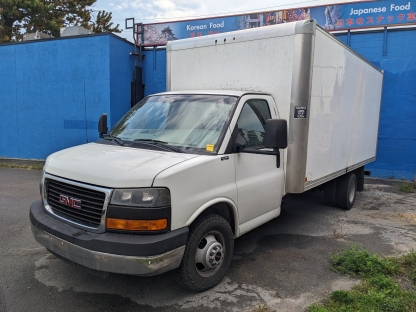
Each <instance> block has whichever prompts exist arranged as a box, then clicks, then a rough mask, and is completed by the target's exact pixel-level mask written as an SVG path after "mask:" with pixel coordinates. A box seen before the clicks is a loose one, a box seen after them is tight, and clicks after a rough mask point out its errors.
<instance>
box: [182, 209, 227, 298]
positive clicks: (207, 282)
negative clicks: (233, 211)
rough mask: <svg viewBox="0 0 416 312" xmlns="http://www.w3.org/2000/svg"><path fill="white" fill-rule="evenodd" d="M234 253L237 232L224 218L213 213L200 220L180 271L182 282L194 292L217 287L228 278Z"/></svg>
mask: <svg viewBox="0 0 416 312" xmlns="http://www.w3.org/2000/svg"><path fill="white" fill-rule="evenodd" d="M233 250H234V239H233V232H232V230H231V227H230V224H229V223H228V222H227V221H226V220H225V219H224V218H223V217H221V216H219V215H215V214H212V215H207V216H204V217H201V218H200V219H197V220H196V221H195V222H194V223H193V224H192V226H191V228H190V230H189V236H188V242H187V244H186V248H185V253H184V255H183V259H182V263H181V266H180V268H179V272H180V276H181V280H182V283H183V284H184V285H185V287H186V288H188V289H190V290H193V291H204V290H207V289H209V288H211V287H213V286H215V285H216V284H218V283H219V282H220V281H221V280H222V278H223V277H224V276H225V273H226V272H227V270H228V267H229V266H230V262H231V257H232V255H233Z"/></svg>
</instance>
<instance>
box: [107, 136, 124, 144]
mask: <svg viewBox="0 0 416 312" xmlns="http://www.w3.org/2000/svg"><path fill="white" fill-rule="evenodd" d="M104 138H105V139H107V138H110V139H111V140H112V141H114V142H116V143H117V144H118V145H121V146H124V142H123V140H122V139H120V138H118V137H116V136H112V135H111V134H107V135H106V136H105V137H104Z"/></svg>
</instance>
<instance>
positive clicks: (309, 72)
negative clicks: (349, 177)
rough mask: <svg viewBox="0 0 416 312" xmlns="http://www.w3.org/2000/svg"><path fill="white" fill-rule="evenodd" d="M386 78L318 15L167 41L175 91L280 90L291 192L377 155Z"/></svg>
mask: <svg viewBox="0 0 416 312" xmlns="http://www.w3.org/2000/svg"><path fill="white" fill-rule="evenodd" d="M382 82H383V73H382V71H381V70H380V69H378V68H377V67H375V66H374V65H372V64H371V63H370V62H368V61H367V60H365V59H364V58H363V57H361V56H360V55H358V54H357V53H356V52H354V51H353V50H351V49H350V48H349V47H348V46H346V45H345V44H343V43H342V42H341V41H339V40H338V39H336V38H335V37H334V36H332V35H330V34H328V33H327V32H326V31H325V30H323V29H322V28H321V27H319V26H318V25H316V22H315V21H314V20H308V21H300V22H294V23H286V24H279V25H274V26H267V27H260V28H255V29H247V30H241V31H235V32H229V33H224V34H217V35H211V36H206V37H199V38H192V39H186V40H180V41H171V42H169V43H168V45H167V91H179V90H244V91H255V92H263V93H267V94H270V95H272V97H273V98H274V100H275V102H276V104H277V108H278V115H279V116H280V118H282V119H286V120H287V121H288V126H289V146H288V149H287V150H285V151H283V152H282V154H283V159H284V167H285V172H286V189H285V192H286V193H300V192H303V191H305V190H307V189H310V188H313V187H315V186H317V185H319V184H322V183H324V182H326V181H329V180H331V179H333V178H335V177H337V176H340V175H342V174H344V173H346V172H348V171H352V170H354V169H356V168H358V167H361V166H363V165H365V164H367V163H369V162H371V161H373V160H375V157H376V149H377V134H378V124H379V115H380V102H381V91H382ZM225 93H226V92H225Z"/></svg>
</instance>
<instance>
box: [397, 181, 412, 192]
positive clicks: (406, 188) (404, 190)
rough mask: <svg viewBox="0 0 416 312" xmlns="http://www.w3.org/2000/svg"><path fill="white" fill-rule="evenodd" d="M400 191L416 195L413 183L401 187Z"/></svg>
mask: <svg viewBox="0 0 416 312" xmlns="http://www.w3.org/2000/svg"><path fill="white" fill-rule="evenodd" d="M399 190H400V191H401V192H405V193H416V189H415V188H414V187H413V183H412V182H406V183H403V184H402V185H400V187H399Z"/></svg>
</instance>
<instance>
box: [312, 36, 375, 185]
mask: <svg viewBox="0 0 416 312" xmlns="http://www.w3.org/2000/svg"><path fill="white" fill-rule="evenodd" d="M315 40H316V42H315V53H314V61H313V74H312V92H311V102H310V112H309V114H310V115H309V138H308V150H307V165H306V178H307V181H308V182H307V183H306V185H305V189H308V188H310V187H311V186H315V185H316V184H320V182H325V180H329V179H330V178H333V177H334V174H335V173H339V174H342V173H345V172H346V171H348V170H349V168H351V167H354V166H355V165H357V164H364V163H366V162H369V161H371V160H374V158H375V156H376V149H377V134H378V125H379V115H380V102H381V88H382V81H383V74H382V73H381V72H379V71H378V70H377V69H375V68H374V67H373V66H371V65H369V64H368V63H367V62H365V61H364V60H362V59H361V58H360V57H358V56H357V55H355V54H354V53H352V52H351V51H350V50H349V49H346V48H345V47H344V46H343V45H342V44H340V42H338V41H337V40H336V39H335V38H333V37H332V36H330V35H328V34H327V33H325V32H324V31H322V30H321V29H317V31H316V38H315ZM339 174H338V175H339ZM336 175H337V174H336ZM317 181H319V182H318V183H317Z"/></svg>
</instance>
